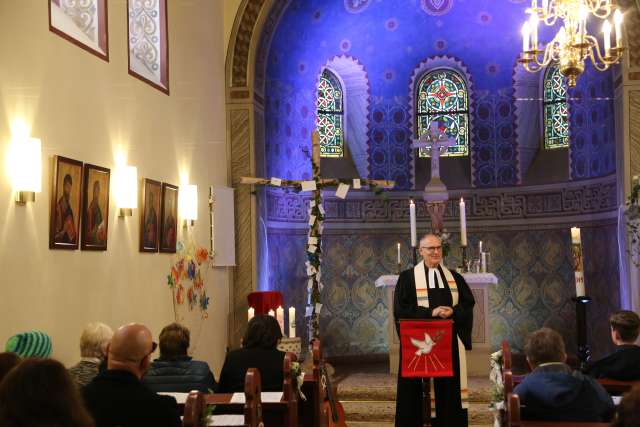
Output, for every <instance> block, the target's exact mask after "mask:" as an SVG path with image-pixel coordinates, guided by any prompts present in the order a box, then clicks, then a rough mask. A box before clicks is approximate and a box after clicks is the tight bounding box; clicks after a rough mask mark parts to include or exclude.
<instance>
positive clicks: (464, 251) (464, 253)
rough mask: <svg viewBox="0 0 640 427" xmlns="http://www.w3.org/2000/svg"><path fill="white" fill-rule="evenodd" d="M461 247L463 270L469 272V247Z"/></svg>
mask: <svg viewBox="0 0 640 427" xmlns="http://www.w3.org/2000/svg"><path fill="white" fill-rule="evenodd" d="M460 249H462V272H463V273H468V272H469V263H468V262H469V260H468V258H467V247H466V246H461V247H460Z"/></svg>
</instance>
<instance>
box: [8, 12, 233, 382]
mask: <svg viewBox="0 0 640 427" xmlns="http://www.w3.org/2000/svg"><path fill="white" fill-rule="evenodd" d="M108 11H109V23H108V24H109V26H108V28H109V53H110V61H109V62H108V63H107V62H104V61H103V60H101V59H99V58H97V57H95V56H93V55H91V54H89V53H87V52H85V51H84V50H82V49H80V48H79V47H77V46H75V45H73V44H71V43H69V42H68V41H66V40H64V39H62V38H61V37H59V36H57V35H56V34H54V33H52V32H50V31H49V29H48V10H47V2H45V1H42V0H21V1H11V2H9V1H1V2H0V154H1V155H2V157H4V155H5V152H6V148H7V145H8V143H9V140H10V126H11V123H12V122H13V121H14V120H16V119H23V120H25V121H26V122H27V124H28V125H29V126H30V127H31V135H32V136H33V137H37V138H40V139H41V140H42V144H43V165H44V169H43V191H42V193H40V194H38V195H37V200H36V202H35V204H30V205H28V206H26V207H19V206H17V205H16V204H15V203H14V202H13V196H12V192H11V188H10V185H9V180H8V178H7V177H6V174H5V173H4V170H5V168H4V162H3V163H2V164H0V167H1V168H2V171H3V173H0V272H1V278H0V343H1V344H2V345H4V342H5V341H6V339H7V338H8V337H9V336H11V335H12V334H14V333H16V332H19V331H24V330H28V329H32V328H37V329H42V330H44V331H46V332H48V333H49V334H50V335H51V336H52V338H53V348H54V357H56V358H58V359H60V360H61V361H62V362H64V363H66V364H71V363H75V361H77V359H78V358H79V354H78V353H79V352H78V348H77V347H78V337H79V334H80V331H81V329H82V328H83V326H84V325H85V324H86V323H87V322H90V321H95V320H100V321H104V322H106V323H108V324H109V325H111V326H112V327H114V328H115V327H117V326H119V325H121V324H123V323H126V322H132V321H137V322H143V323H145V324H147V325H149V326H150V328H151V330H152V332H153V333H154V336H155V337H157V334H159V332H160V329H161V328H162V327H163V326H164V325H166V324H167V323H168V322H171V321H172V320H173V309H172V303H171V294H170V291H169V289H168V287H167V285H166V275H167V273H168V271H169V268H170V265H171V263H172V260H173V256H172V255H170V254H143V253H139V252H138V226H139V217H138V214H139V212H138V210H135V211H134V216H133V218H127V219H124V220H123V219H119V218H118V217H117V216H116V209H115V205H114V195H113V192H112V193H111V197H110V202H111V203H110V214H109V236H108V239H109V240H108V251H106V252H89V251H80V250H77V251H60V250H49V249H48V227H49V200H50V186H51V183H50V182H51V181H50V180H51V175H50V171H51V162H50V159H51V157H52V156H53V155H55V154H58V155H63V156H67V157H71V158H74V159H77V160H81V161H84V162H89V163H93V164H97V165H101V166H106V167H110V168H113V167H114V156H115V155H116V152H117V151H118V150H124V153H125V154H126V155H127V158H128V163H129V164H131V165H135V166H137V167H138V176H139V178H142V177H148V178H153V179H156V180H159V181H165V182H170V183H174V184H179V183H180V176H181V174H188V176H189V181H190V182H191V183H194V184H198V185H199V218H200V220H199V221H197V223H196V225H195V228H194V236H195V238H196V240H197V242H198V243H200V244H202V245H205V246H208V240H207V226H208V219H207V218H208V217H207V210H208V208H207V187H208V185H210V184H216V185H225V184H226V176H227V174H226V164H227V163H226V152H225V151H226V150H225V142H224V138H225V112H224V108H225V107H224V49H225V47H224V35H223V3H222V2H218V1H210V0H190V1H182V0H181V1H173V0H171V1H169V2H168V17H169V58H170V72H169V77H170V89H171V96H166V95H165V94H163V93H161V92H160V91H158V90H156V89H154V88H152V87H150V86H148V85H146V84H144V83H142V82H140V81H139V80H137V79H135V78H133V77H131V76H129V75H128V74H127V37H126V35H127V29H126V22H127V17H126V1H124V0H110V1H109V2H108ZM112 171H113V169H112ZM112 182H113V181H112ZM205 281H206V286H207V290H208V293H209V295H210V297H211V305H210V307H209V318H208V319H207V320H206V321H204V322H202V321H200V320H199V318H198V316H191V317H189V316H187V319H186V323H187V324H188V325H189V326H190V327H192V341H193V343H192V344H194V345H195V346H196V351H195V356H196V357H198V358H201V359H205V360H207V361H208V362H209V363H210V364H212V367H213V368H214V370H215V371H216V374H217V373H219V369H220V367H221V364H222V362H223V358H224V351H225V347H226V342H227V337H226V330H227V328H226V326H225V325H226V322H227V313H228V291H229V289H228V288H229V281H228V274H227V271H226V270H224V269H215V270H213V269H211V270H209V271H208V272H207V274H206V279H205ZM183 311H184V310H183Z"/></svg>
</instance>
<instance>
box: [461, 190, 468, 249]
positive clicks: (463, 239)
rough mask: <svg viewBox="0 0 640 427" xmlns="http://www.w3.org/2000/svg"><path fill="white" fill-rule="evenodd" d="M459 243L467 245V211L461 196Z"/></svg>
mask: <svg viewBox="0 0 640 427" xmlns="http://www.w3.org/2000/svg"><path fill="white" fill-rule="evenodd" d="M460 245H461V246H467V211H466V206H465V204H464V199H463V198H462V197H460Z"/></svg>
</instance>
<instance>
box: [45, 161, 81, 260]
mask: <svg viewBox="0 0 640 427" xmlns="http://www.w3.org/2000/svg"><path fill="white" fill-rule="evenodd" d="M81 190H82V162H80V161H78V160H73V159H68V158H66V157H62V156H54V157H53V177H52V187H51V211H50V213H49V249H78V241H79V240H80V216H81V213H80V207H81V206H82V203H81V202H82V191H81Z"/></svg>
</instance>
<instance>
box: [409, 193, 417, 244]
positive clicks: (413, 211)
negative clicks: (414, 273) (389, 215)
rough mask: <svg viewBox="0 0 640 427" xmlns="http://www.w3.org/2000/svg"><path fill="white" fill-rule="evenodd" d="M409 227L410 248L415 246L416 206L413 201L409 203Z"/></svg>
mask: <svg viewBox="0 0 640 427" xmlns="http://www.w3.org/2000/svg"><path fill="white" fill-rule="evenodd" d="M409 225H410V226H411V247H412V248H415V247H416V246H417V235H418V233H417V230H416V204H415V203H413V200H410V201H409Z"/></svg>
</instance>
